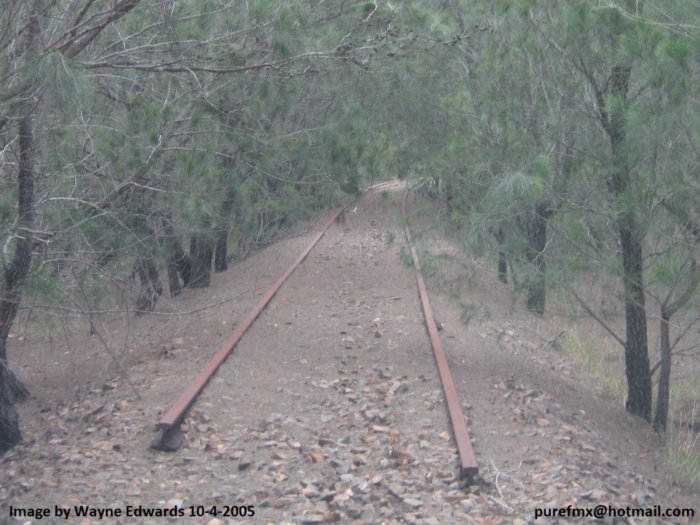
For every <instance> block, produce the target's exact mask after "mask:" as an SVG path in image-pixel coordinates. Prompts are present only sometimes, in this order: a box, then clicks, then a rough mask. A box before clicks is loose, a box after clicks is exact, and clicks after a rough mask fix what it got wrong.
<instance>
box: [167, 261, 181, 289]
mask: <svg viewBox="0 0 700 525" xmlns="http://www.w3.org/2000/svg"><path fill="white" fill-rule="evenodd" d="M167 267H168V287H169V288H170V297H177V296H178V295H180V292H182V287H181V286H180V278H179V277H178V275H177V264H175V263H174V262H171V261H168V262H167Z"/></svg>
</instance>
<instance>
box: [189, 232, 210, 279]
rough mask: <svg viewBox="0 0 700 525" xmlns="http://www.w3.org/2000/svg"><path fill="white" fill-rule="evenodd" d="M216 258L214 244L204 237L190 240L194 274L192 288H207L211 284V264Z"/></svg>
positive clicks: (196, 236)
mask: <svg viewBox="0 0 700 525" xmlns="http://www.w3.org/2000/svg"><path fill="white" fill-rule="evenodd" d="M213 256H214V249H213V246H212V242H211V241H210V240H209V239H207V238H206V237H205V236H203V235H195V236H193V237H192V239H190V260H191V262H192V274H191V281H190V284H189V285H190V287H192V288H206V287H207V286H209V283H210V282H211V263H212V258H213Z"/></svg>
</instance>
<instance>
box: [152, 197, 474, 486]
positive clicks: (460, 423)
mask: <svg viewBox="0 0 700 525" xmlns="http://www.w3.org/2000/svg"><path fill="white" fill-rule="evenodd" d="M384 184H385V183H382V184H379V185H376V186H374V187H372V188H370V190H372V189H378V188H380V187H381V186H383V185H384ZM407 196H408V192H406V193H405V194H404V197H403V204H402V213H403V215H404V219H406V217H407V214H406V200H407ZM346 208H347V207H345V208H339V209H336V210H335V211H333V212H332V213H331V214H330V218H329V219H328V220H327V221H326V223H325V224H324V225H323V227H322V228H321V230H320V231H319V232H318V233H317V234H316V235H315V236H314V237H313V239H312V240H311V242H310V243H309V245H308V246H307V247H306V248H305V249H304V250H303V251H302V252H301V253H300V254H299V256H298V257H297V258H296V260H295V261H294V262H293V263H292V264H291V265H290V266H289V268H287V270H286V271H285V272H284V273H283V274H282V275H281V276H280V277H279V278H278V279H277V281H276V282H275V284H274V285H273V286H272V287H271V288H270V289H268V290H267V291H266V292H265V293H264V294H263V295H262V296H261V298H260V299H259V300H258V302H257V303H256V305H255V306H254V307H253V309H252V310H251V311H250V312H249V313H248V315H247V316H246V317H245V318H244V319H243V320H242V321H241V323H239V324H238V326H237V327H236V328H235V330H234V331H233V333H232V334H231V335H230V337H229V338H228V339H227V340H226V342H225V343H224V344H223V345H222V346H221V347H220V348H219V349H218V350H217V352H216V353H215V354H214V355H213V356H212V358H211V359H210V360H209V361H208V362H207V363H206V364H205V366H204V367H202V369H201V370H200V371H199V373H198V374H197V376H196V377H195V379H194V380H193V381H192V382H191V383H190V384H189V385H188V386H187V387H186V388H185V390H184V391H183V392H182V394H181V395H180V396H179V397H178V399H177V400H176V401H175V402H174V403H173V404H172V405H171V406H170V408H169V409H168V410H167V411H166V412H165V413H164V415H163V416H162V417H161V419H160V421H159V422H158V423H157V425H156V429H157V431H158V432H159V435H158V436H157V437H156V439H155V440H154V441H153V442H152V444H151V447H152V448H155V449H158V450H162V451H175V450H177V449H179V448H180V446H181V445H182V443H183V441H184V435H183V432H182V430H181V423H182V422H183V420H184V418H185V416H186V414H187V413H188V411H189V410H190V409H191V408H192V406H193V405H194V404H195V402H196V399H197V397H198V396H199V395H200V393H201V392H202V391H203V389H204V388H205V387H206V385H207V384H208V383H209V381H210V380H211V379H212V378H213V377H214V375H215V374H216V371H217V370H218V369H219V367H220V366H221V365H222V364H223V363H224V361H226V359H227V358H228V357H229V355H230V354H231V353H232V352H233V350H234V348H235V347H236V345H237V344H238V342H239V341H240V340H241V338H242V337H243V336H244V334H245V333H246V332H247V331H248V329H249V328H250V327H251V326H252V325H253V323H254V322H255V321H256V319H257V318H258V317H259V316H260V314H261V313H262V312H263V311H264V310H265V308H266V307H267V306H268V305H269V303H270V301H271V300H272V298H273V297H274V296H275V295H276V294H277V292H278V291H279V290H280V288H282V286H283V285H284V284H285V282H286V281H287V280H288V279H289V277H290V276H291V275H292V274H293V273H294V271H295V270H296V269H297V268H298V267H299V266H300V265H301V264H302V263H303V262H304V260H305V259H306V258H307V256H308V255H309V254H310V253H311V252H312V250H313V249H314V248H315V247H316V245H317V244H318V243H319V241H320V240H321V239H322V238H323V237H324V235H325V234H326V232H327V231H328V230H329V229H330V228H331V226H332V225H333V224H334V223H337V222H339V219H342V218H344V214H345V213H346ZM405 224H406V223H405ZM404 232H405V236H406V242H407V243H408V247H409V250H410V252H411V255H412V257H413V266H414V269H415V276H416V284H417V289H418V293H419V297H420V303H421V306H422V309H423V319H424V321H425V325H426V330H427V332H428V336H429V340H430V343H431V346H432V349H433V355H434V358H435V364H436V367H437V370H438V374H439V377H440V380H441V383H442V390H443V393H444V398H445V402H446V408H447V413H448V415H449V420H450V423H451V427H452V438H453V439H454V441H455V444H456V448H457V453H458V456H459V476H460V478H462V479H465V480H467V482H469V481H471V480H472V479H473V478H474V476H475V475H476V474H477V473H478V465H477V462H476V459H475V455H474V451H473V448H472V445H471V441H470V438H469V432H468V430H467V426H466V422H465V418H464V414H463V412H462V407H461V404H460V402H459V399H458V396H457V390H456V388H455V385H454V382H453V380H452V375H451V373H450V369H449V365H448V362H447V358H446V356H445V353H444V350H443V348H442V343H441V341H440V337H439V334H438V327H437V326H436V322H435V320H434V316H433V313H432V308H431V305H430V299H429V296H428V293H427V288H426V286H425V283H424V280H423V277H422V275H421V271H420V262H419V260H418V255H417V252H416V249H415V246H414V244H413V240H412V238H411V233H410V229H409V228H408V226H407V225H405V226H404Z"/></svg>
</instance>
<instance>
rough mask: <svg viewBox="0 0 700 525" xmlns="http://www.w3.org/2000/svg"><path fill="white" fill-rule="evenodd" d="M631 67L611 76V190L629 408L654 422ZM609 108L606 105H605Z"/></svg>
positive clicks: (618, 69)
mask: <svg viewBox="0 0 700 525" xmlns="http://www.w3.org/2000/svg"><path fill="white" fill-rule="evenodd" d="M630 74H631V68H630V67H629V66H624V65H616V66H614V67H613V69H612V73H611V76H610V80H611V92H612V95H613V96H615V97H617V98H618V99H619V102H618V103H617V104H615V105H614V106H613V107H612V109H611V112H610V116H609V119H607V118H606V119H605V121H604V126H605V129H606V131H607V133H608V136H609V139H610V156H611V162H612V169H611V172H610V176H609V177H608V189H609V191H610V192H611V193H612V195H613V196H614V198H615V206H616V208H617V213H618V216H617V233H618V238H619V240H620V247H621V249H622V250H621V251H622V269H623V270H622V271H623V284H624V292H625V325H626V326H625V330H626V340H625V364H626V372H627V402H626V404H625V406H626V408H627V411H628V412H630V413H632V414H634V415H636V416H639V417H642V418H644V419H645V420H647V421H649V422H651V404H652V403H651V393H652V387H651V369H650V366H649V345H648V341H647V317H646V302H645V295H644V289H645V287H644V272H643V265H642V260H643V255H642V242H641V241H642V238H643V235H642V231H641V226H640V225H639V224H638V223H637V220H636V218H635V216H634V213H633V212H632V211H629V210H626V209H625V208H626V207H627V206H628V205H627V204H626V203H624V202H623V200H624V199H625V195H626V194H627V192H628V190H629V188H630V186H631V184H632V183H631V180H630V169H629V162H628V159H627V155H626V152H625V138H626V137H625V107H624V106H625V102H626V100H627V92H628V89H629V79H630ZM603 110H605V106H603Z"/></svg>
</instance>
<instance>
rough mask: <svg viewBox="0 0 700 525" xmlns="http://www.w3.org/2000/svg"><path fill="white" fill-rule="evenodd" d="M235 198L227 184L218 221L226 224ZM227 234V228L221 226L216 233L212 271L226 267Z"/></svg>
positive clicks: (233, 192) (221, 270)
mask: <svg viewBox="0 0 700 525" xmlns="http://www.w3.org/2000/svg"><path fill="white" fill-rule="evenodd" d="M235 198H236V193H235V190H234V189H233V187H232V186H229V187H228V189H227V191H226V198H225V199H224V202H223V203H222V204H221V213H220V214H219V215H220V221H221V222H222V223H223V224H228V222H229V218H230V216H231V211H232V210H233V203H234V201H235ZM228 234H229V228H227V227H225V226H224V227H222V228H221V229H220V230H219V231H218V232H217V233H216V250H215V252H214V271H216V272H225V271H226V270H227V269H228Z"/></svg>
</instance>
